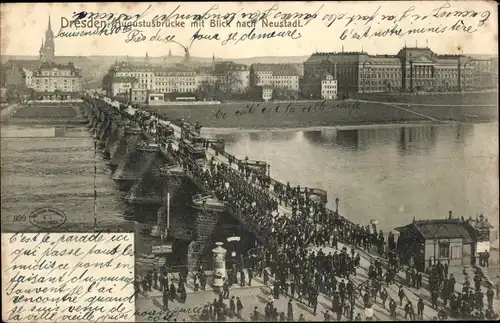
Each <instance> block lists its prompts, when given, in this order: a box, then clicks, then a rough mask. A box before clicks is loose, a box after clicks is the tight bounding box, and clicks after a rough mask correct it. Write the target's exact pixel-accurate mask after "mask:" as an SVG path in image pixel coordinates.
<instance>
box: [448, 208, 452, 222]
mask: <svg viewBox="0 0 500 323" xmlns="http://www.w3.org/2000/svg"><path fill="white" fill-rule="evenodd" d="M451 214H452V212H451V210H450V211H448V219H450V220H451V219H452V217H451Z"/></svg>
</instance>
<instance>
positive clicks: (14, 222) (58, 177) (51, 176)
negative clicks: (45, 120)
mask: <svg viewBox="0 0 500 323" xmlns="http://www.w3.org/2000/svg"><path fill="white" fill-rule="evenodd" d="M1 132H2V140H1V146H2V154H1V163H2V185H1V189H2V194H1V197H2V207H1V208H2V231H7V232H12V231H27V232H31V231H35V232H36V231H39V230H40V229H39V228H36V227H34V226H33V225H32V224H31V223H30V221H29V214H30V213H31V212H33V211H35V210H36V209H39V208H45V207H51V208H57V209H59V210H61V211H63V212H64V213H65V215H66V217H67V220H66V222H65V223H64V224H63V225H62V226H61V227H59V228H57V229H54V230H55V231H77V232H85V231H92V230H93V225H94V215H93V214H94V143H93V140H92V135H91V134H90V133H89V132H88V130H87V129H86V128H85V127H81V126H73V127H53V126H13V125H9V126H7V125H2V129H1ZM96 166H97V173H96V190H97V203H96V205H97V209H96V211H97V225H98V226H99V228H113V229H114V230H116V229H117V228H123V229H126V228H131V225H133V223H132V224H131V223H128V222H126V221H125V220H124V219H123V210H124V203H123V202H122V201H121V200H120V198H119V196H118V193H117V191H116V188H115V184H114V182H113V180H112V179H111V176H110V171H109V167H107V166H106V161H105V160H103V158H102V155H101V154H99V153H98V154H96Z"/></svg>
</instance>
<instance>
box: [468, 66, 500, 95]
mask: <svg viewBox="0 0 500 323" xmlns="http://www.w3.org/2000/svg"><path fill="white" fill-rule="evenodd" d="M470 64H471V66H472V70H473V75H474V78H473V82H472V85H471V87H472V88H473V89H495V88H497V87H498V59H495V58H472V60H471V62H470Z"/></svg>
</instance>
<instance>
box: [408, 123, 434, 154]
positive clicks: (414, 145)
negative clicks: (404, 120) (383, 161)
mask: <svg viewBox="0 0 500 323" xmlns="http://www.w3.org/2000/svg"><path fill="white" fill-rule="evenodd" d="M436 132H437V127H436V126H429V127H403V128H400V129H399V146H398V148H399V149H398V152H399V153H400V154H403V155H404V154H407V153H413V152H415V151H418V152H419V153H426V154H427V153H429V152H430V151H431V150H432V149H434V148H435V147H436Z"/></svg>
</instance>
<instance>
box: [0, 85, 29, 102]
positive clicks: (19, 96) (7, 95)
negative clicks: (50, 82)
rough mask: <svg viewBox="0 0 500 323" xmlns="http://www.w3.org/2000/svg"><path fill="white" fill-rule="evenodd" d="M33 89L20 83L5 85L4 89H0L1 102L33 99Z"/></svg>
mask: <svg viewBox="0 0 500 323" xmlns="http://www.w3.org/2000/svg"><path fill="white" fill-rule="evenodd" d="M34 99H35V90H34V89H32V88H29V87H27V86H26V85H25V84H21V85H7V86H6V87H5V90H4V91H2V98H1V101H2V102H8V103H16V102H21V101H23V100H34Z"/></svg>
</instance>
